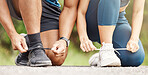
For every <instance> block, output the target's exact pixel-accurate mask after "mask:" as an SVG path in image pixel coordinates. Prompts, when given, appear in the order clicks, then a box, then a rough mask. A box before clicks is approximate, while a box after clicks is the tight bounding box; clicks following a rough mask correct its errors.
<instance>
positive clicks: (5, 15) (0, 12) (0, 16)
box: [0, 0, 16, 38]
mask: <svg viewBox="0 0 148 75" xmlns="http://www.w3.org/2000/svg"><path fill="white" fill-rule="evenodd" d="M0 23H1V24H2V25H3V27H4V28H5V30H6V32H7V33H8V36H9V37H10V38H11V36H13V34H15V33H16V30H15V28H14V26H13V23H12V20H11V16H10V12H9V9H8V6H7V3H6V0H0Z"/></svg>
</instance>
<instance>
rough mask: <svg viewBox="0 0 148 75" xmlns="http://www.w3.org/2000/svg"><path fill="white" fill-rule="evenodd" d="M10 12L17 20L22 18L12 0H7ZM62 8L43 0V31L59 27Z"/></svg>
mask: <svg viewBox="0 0 148 75" xmlns="http://www.w3.org/2000/svg"><path fill="white" fill-rule="evenodd" d="M6 1H7V4H8V7H9V10H10V14H11V16H12V17H13V18H15V19H17V20H22V17H21V15H18V14H17V13H16V11H15V9H14V6H13V3H12V0H6ZM60 13H61V10H60V8H59V7H57V6H54V5H52V4H50V3H48V2H46V1H45V0H42V16H41V32H44V31H47V30H53V29H59V16H60Z"/></svg>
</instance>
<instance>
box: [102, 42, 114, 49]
mask: <svg viewBox="0 0 148 75" xmlns="http://www.w3.org/2000/svg"><path fill="white" fill-rule="evenodd" d="M102 45H103V46H102V47H101V48H102V49H113V44H112V43H102Z"/></svg>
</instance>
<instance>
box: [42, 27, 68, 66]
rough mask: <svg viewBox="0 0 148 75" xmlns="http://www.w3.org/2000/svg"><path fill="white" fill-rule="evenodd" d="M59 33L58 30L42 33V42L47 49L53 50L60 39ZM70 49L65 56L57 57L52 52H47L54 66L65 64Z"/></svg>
mask: <svg viewBox="0 0 148 75" xmlns="http://www.w3.org/2000/svg"><path fill="white" fill-rule="evenodd" d="M58 35H59V31H58V30H49V31H45V32H42V33H41V40H42V43H43V46H44V47H45V48H51V47H52V46H53V44H54V43H55V42H56V41H57V40H58V39H59V36H58ZM67 52H68V48H67V49H66V52H65V53H64V56H56V55H55V54H54V53H53V52H52V51H50V50H46V54H47V56H48V57H49V58H50V59H51V61H52V64H53V65H56V66H60V65H62V64H63V63H64V61H65V58H66V56H67Z"/></svg>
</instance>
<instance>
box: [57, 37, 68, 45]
mask: <svg viewBox="0 0 148 75" xmlns="http://www.w3.org/2000/svg"><path fill="white" fill-rule="evenodd" d="M59 40H63V41H65V42H66V47H68V46H69V44H70V40H69V39H67V38H65V37H61V38H60V39H59Z"/></svg>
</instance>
